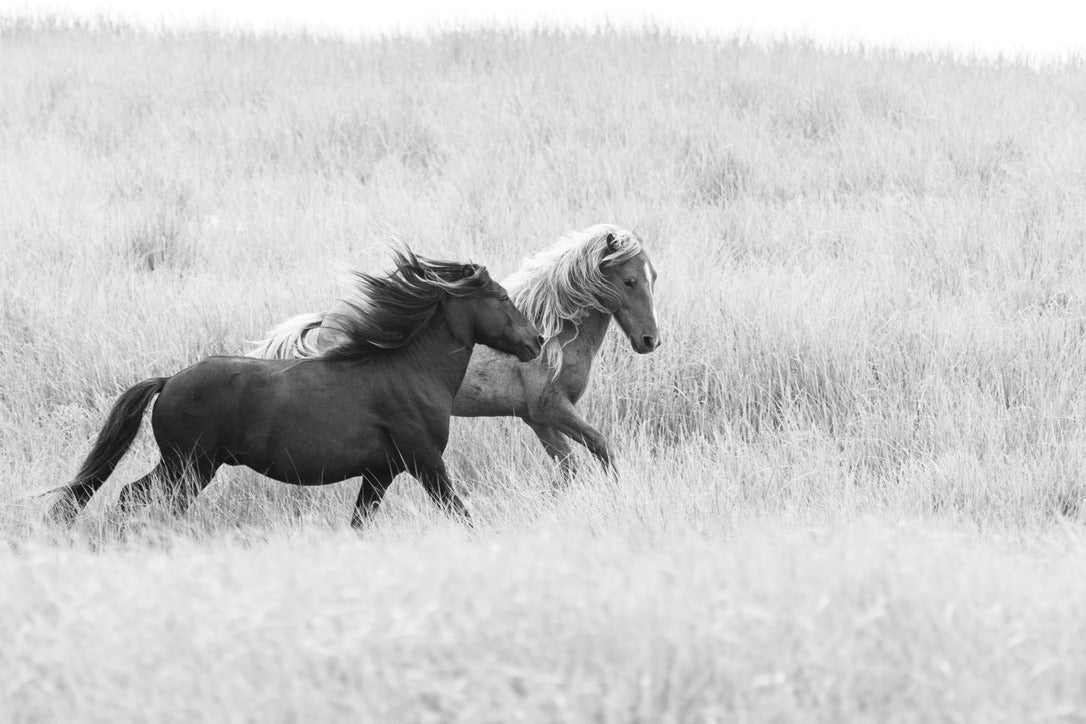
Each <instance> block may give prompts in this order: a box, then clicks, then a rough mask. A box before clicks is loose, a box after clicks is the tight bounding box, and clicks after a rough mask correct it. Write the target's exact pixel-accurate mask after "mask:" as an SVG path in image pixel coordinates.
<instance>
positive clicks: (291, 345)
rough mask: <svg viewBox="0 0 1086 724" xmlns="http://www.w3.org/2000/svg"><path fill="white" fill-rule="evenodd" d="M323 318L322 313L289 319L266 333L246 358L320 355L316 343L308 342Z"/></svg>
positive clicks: (300, 315) (285, 357) (287, 357)
mask: <svg viewBox="0 0 1086 724" xmlns="http://www.w3.org/2000/svg"><path fill="white" fill-rule="evenodd" d="M324 317H325V314H324V313H323V312H312V313H310V314H299V315H298V316H297V317H291V318H290V319H288V320H287V321H285V322H283V323H282V324H280V325H279V326H278V327H276V328H275V329H273V330H272V331H270V332H268V336H267V337H266V338H264V339H262V340H261V341H259V342H257V343H256V345H257V346H256V349H254V350H252V351H251V352H248V353H247V354H246V357H261V358H264V359H295V358H303V359H304V358H306V357H316V356H317V355H319V354H320V350H319V349H318V348H317V345H316V341H313V342H310V341H309V338H310V337H312V336H313V335H314V333H315V332H316V330H317V329H319V328H320V326H321V324H322V323H323V322H324Z"/></svg>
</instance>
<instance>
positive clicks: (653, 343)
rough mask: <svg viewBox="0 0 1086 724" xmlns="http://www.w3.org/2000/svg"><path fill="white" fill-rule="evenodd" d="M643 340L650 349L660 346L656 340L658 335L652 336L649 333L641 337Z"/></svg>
mask: <svg viewBox="0 0 1086 724" xmlns="http://www.w3.org/2000/svg"><path fill="white" fill-rule="evenodd" d="M641 341H642V342H644V343H645V346H646V347H648V348H649V349H656V348H657V347H659V346H660V343H659V342H657V341H656V337H652V336H650V335H647V334H646V335H645V336H644V337H642V338H641Z"/></svg>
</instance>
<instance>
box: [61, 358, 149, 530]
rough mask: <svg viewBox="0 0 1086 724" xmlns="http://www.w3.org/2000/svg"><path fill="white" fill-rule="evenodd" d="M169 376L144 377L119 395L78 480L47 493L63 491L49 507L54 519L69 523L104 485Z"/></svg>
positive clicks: (77, 477) (76, 478) (80, 469)
mask: <svg viewBox="0 0 1086 724" xmlns="http://www.w3.org/2000/svg"><path fill="white" fill-rule="evenodd" d="M168 379H170V378H169V377H153V378H151V379H149V380H144V381H143V382H139V383H137V384H135V385H133V386H132V387H129V388H128V389H127V390H125V392H124V394H122V395H121V396H120V397H119V398H118V399H117V402H115V403H114V404H113V409H112V410H110V411H109V418H107V419H106V424H105V426H103V427H102V430H101V432H99V433H98V439H97V440H95V442H94V447H93V448H91V451H90V454H89V455H87V459H86V460H84V461H83V466H82V467H80V468H79V474H78V475H76V476H75V480H73V481H72V482H70V483H68V484H66V485H62V486H60V487H59V488H54V489H53V490H50V491H49V492H48V493H45V495H48V494H49V493H60V499H59V500H58V501H57V502H55V503H53V506H52V507H51V508H50V509H49V517H50V518H51V519H53V520H55V521H57V522H61V523H65V524H69V525H70V524H71V522H72V521H73V520H75V516H76V515H78V514H79V511H80V510H82V509H83V507H84V506H85V505H86V504H87V502H88V501H89V500H90V499H91V496H92V495H94V492H95V491H96V490H98V488H100V487H102V484H103V483H104V482H106V479H107V478H108V477H109V476H110V474H111V473H113V470H114V468H116V467H117V463H119V462H120V461H121V458H122V457H124V454H125V453H126V452H128V448H129V447H131V446H132V441H133V440H135V439H136V433H138V432H139V429H140V422H142V421H143V412H144V410H146V409H147V406H148V405H150V404H151V400H152V399H153V398H154V396H155V395H157V394H158V393H159V392H161V391H162V388H163V386H165V384H166V380H168Z"/></svg>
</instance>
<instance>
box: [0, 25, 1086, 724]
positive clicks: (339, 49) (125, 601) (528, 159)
mask: <svg viewBox="0 0 1086 724" xmlns="http://www.w3.org/2000/svg"><path fill="white" fill-rule="evenodd" d="M1083 99H1086V65H1083V64H1081V63H1077V64H1070V65H1065V66H1060V67H1050V68H1045V69H1040V70H1038V69H1031V68H1029V67H1027V66H1025V65H1023V64H1016V63H1014V62H1005V63H1000V64H990V63H989V64H969V63H964V62H960V61H957V60H955V59H953V58H950V57H937V56H918V55H904V54H896V53H893V52H890V51H871V50H868V51H864V52H861V51H852V52H848V53H840V52H832V51H829V50H824V49H819V48H816V47H813V46H811V45H809V44H804V43H802V42H789V43H778V44H773V43H751V42H745V41H742V40H734V41H723V40H722V41H709V40H702V41H693V40H688V39H682V38H678V37H674V36H672V35H669V34H668V33H666V32H661V31H654V30H651V29H649V30H645V31H644V32H641V33H619V32H613V31H609V32H602V33H599V34H584V33H573V34H563V33H557V32H543V31H540V32H514V31H504V30H476V31H472V32H464V33H447V34H443V35H440V36H436V37H432V38H430V39H428V40H409V39H397V38H389V39H385V40H379V41H378V40H374V41H368V42H361V43H343V42H333V41H320V40H315V39H312V38H306V37H301V36H293V37H275V38H269V37H253V36H243V35H229V36H227V35H217V34H214V33H196V32H192V33H183V34H175V35H165V36H154V35H147V34H140V33H137V32H133V31H129V30H124V29H117V28H76V29H72V28H63V27H59V26H57V25H50V24H48V23H46V24H32V23H27V22H20V21H17V20H12V19H8V20H5V21H0V540H2V541H3V542H4V544H5V545H3V546H0V719H2V720H5V721H43V720H44V721H49V720H64V721H68V720H76V719H78V720H85V721H109V722H116V721H135V720H160V721H185V722H191V721H223V720H230V721H239V720H246V721H257V720H259V721H297V720H344V721H435V722H436V721H441V722H444V721H463V722H481V721H494V722H510V721H527V722H536V721H605V722H632V721H641V722H669V721H670V722H703V721H704V722H711V721H767V720H769V721H826V722H839V721H872V722H885V721H933V720H938V721H942V720H946V721H986V722H991V721H1012V722H1022V721H1053V720H1056V721H1081V720H1084V719H1086V688H1084V686H1083V682H1084V681H1086V648H1084V647H1083V645H1082V644H1083V642H1084V641H1086V608H1084V607H1083V605H1082V603H1081V602H1082V601H1083V600H1084V595H1086V577H1084V576H1083V574H1082V572H1083V570H1086V568H1084V566H1086V528H1084V527H1083V520H1084V516H1086V511H1083V510H1082V509H1081V505H1082V501H1083V495H1084V492H1086V481H1084V480H1083V477H1082V470H1083V468H1084V464H1086V446H1084V442H1086V440H1084V437H1086V426H1084V423H1086V396H1084V395H1083V393H1082V392H1081V387H1082V384H1081V383H1082V380H1083V379H1084V378H1086V376H1084V373H1086V294H1084V292H1083V290H1084V289H1086V135H1084V134H1083V132H1082V129H1083V128H1084V127H1086V101H1084V100H1083ZM603 221H608V222H614V223H618V224H621V225H624V226H628V227H636V228H637V229H638V231H639V232H640V234H641V235H642V236H643V237H644V239H645V241H646V244H647V245H648V249H649V250H650V253H651V254H652V255H653V259H654V262H655V264H656V266H657V268H658V270H659V273H660V280H659V284H658V287H657V299H658V305H659V316H660V321H661V326H662V331H663V335H664V346H663V347H662V348H661V349H660V350H659V351H658V352H657V353H655V354H653V355H651V356H644V357H638V356H635V355H633V353H632V352H631V351H630V350H629V349H628V346H627V344H626V342H625V341H624V340H623V339H621V335H619V334H617V333H612V334H611V336H610V338H609V340H608V343H607V344H605V346H604V350H603V352H602V355H601V358H600V360H599V362H598V366H597V368H596V377H595V381H594V385H593V387H592V388H591V390H590V391H589V394H588V396H587V398H586V399H585V400H584V402H583V403H582V405H581V406H582V408H583V409H584V410H585V412H586V416H587V417H588V419H589V420H591V421H593V422H594V423H596V424H597V425H598V426H599V427H600V428H601V429H602V430H604V431H605V432H606V433H607V434H608V435H609V436H610V438H611V440H612V441H613V445H614V448H615V449H616V451H617V452H618V455H619V462H618V467H619V470H620V473H621V474H620V479H619V480H618V481H611V480H608V479H607V478H605V477H603V476H601V475H600V474H598V473H597V472H595V469H594V468H593V466H592V464H591V463H589V461H588V460H587V457H586V459H585V463H586V464H585V465H584V468H585V470H586V473H585V474H584V475H583V476H582V477H581V478H580V479H579V480H577V481H576V482H575V483H574V484H573V485H572V486H571V487H570V488H569V489H568V490H564V491H560V492H558V493H553V492H552V486H553V484H554V483H555V482H556V475H555V470H554V469H553V467H552V466H551V464H550V462H549V461H548V460H547V459H546V458H545V455H544V454H543V451H542V449H539V448H538V446H537V444H536V442H535V440H534V439H533V438H532V436H531V435H530V432H529V431H528V429H527V428H526V427H524V426H523V425H522V424H521V423H519V422H516V421H507V420H506V421H503V420H456V421H454V430H453V439H452V441H451V443H450V448H449V452H448V454H447V459H448V461H449V463H450V466H451V468H452V470H453V471H454V473H455V474H456V477H457V480H458V482H459V485H460V487H461V489H462V490H464V491H465V492H466V494H467V496H468V497H469V499H470V504H471V505H472V507H473V510H474V511H475V515H476V518H477V520H478V525H477V527H476V528H475V529H474V530H470V531H469V530H466V529H464V528H462V527H461V526H460V525H458V524H457V523H456V522H455V521H452V520H449V519H446V518H445V517H444V516H443V515H442V514H441V513H440V512H438V511H437V510H436V509H435V508H434V507H433V506H432V505H431V504H430V502H429V501H428V500H427V499H426V498H425V496H424V494H423V493H422V492H421V491H420V489H419V488H418V485H417V484H416V483H415V482H414V481H412V480H410V479H401V480H400V481H398V482H397V484H396V485H395V486H394V487H393V490H392V493H391V494H390V495H389V496H388V497H387V498H386V502H385V505H384V507H383V508H382V511H381V513H380V514H379V515H378V516H377V518H376V520H375V521H374V523H373V525H372V526H371V527H370V528H369V529H368V530H366V531H365V533H364V534H363V535H361V536H357V535H355V534H353V533H352V532H351V531H350V529H349V528H348V526H347V522H348V519H349V515H350V505H351V503H352V501H353V499H354V493H355V488H354V486H352V485H351V484H349V483H345V484H340V485H336V486H330V487H328V488H324V489H320V490H315V491H304V490H293V489H288V488H287V487H285V486H280V485H279V484H274V483H271V482H269V481H265V480H262V479H261V478H259V477H258V476H256V475H253V474H251V473H247V472H244V471H229V472H227V471H224V472H221V473H220V474H219V477H218V478H217V479H216V482H215V483H214V484H213V485H212V486H211V488H210V489H209V490H208V491H207V493H206V494H205V495H204V496H202V498H201V499H200V500H199V501H198V504H197V505H196V506H195V508H194V509H193V510H192V511H191V513H190V514H189V515H187V516H186V517H185V518H184V519H182V520H180V521H170V520H167V519H165V518H160V517H155V516H152V517H150V518H148V519H146V520H144V521H142V522H141V523H140V525H139V526H137V527H136V528H135V529H134V530H132V531H130V532H129V533H128V535H126V536H121V535H120V534H118V532H117V525H116V521H115V520H114V519H113V518H112V517H111V500H112V497H113V496H115V495H116V492H117V490H118V486H119V484H120V483H121V482H126V481H128V480H131V479H133V478H134V477H136V476H137V475H140V474H142V473H143V472H145V471H146V470H147V469H148V468H149V467H150V465H151V464H152V463H153V461H154V451H153V444H152V443H151V442H150V440H149V435H147V434H146V433H144V434H143V435H141V437H140V439H139V441H138V443H137V445H136V446H135V447H134V448H133V451H132V452H131V453H130V454H129V456H128V457H127V458H126V460H125V462H124V463H123V464H122V466H121V468H120V469H119V470H118V472H117V473H116V475H115V481H111V483H110V484H109V485H107V486H106V488H104V489H103V493H102V496H101V497H102V498H103V499H104V502H99V501H95V502H94V503H92V505H91V507H90V509H89V511H88V515H87V516H85V518H84V519H83V520H82V521H81V522H80V524H79V525H78V526H77V529H76V530H75V532H74V533H73V534H72V535H71V536H68V535H65V534H59V533H57V532H56V531H53V530H51V529H49V528H48V527H46V526H44V525H42V524H41V523H40V522H39V521H40V516H41V512H42V509H43V505H44V502H43V501H42V500H41V499H39V498H36V497H34V496H33V494H34V493H36V492H38V491H41V490H45V489H47V488H49V487H52V486H54V485H58V484H60V483H62V482H65V481H66V480H67V479H69V478H70V477H71V475H72V474H73V473H74V472H75V470H76V468H77V466H78V464H79V462H80V461H81V460H82V457H83V456H84V455H85V454H86V452H87V451H88V449H89V446H90V444H91V442H92V441H93V438H94V436H95V435H96V434H97V431H98V429H99V427H100V425H101V424H102V422H103V420H104V416H105V413H106V412H107V410H108V408H109V406H110V405H111V404H112V402H113V400H114V399H115V398H116V396H117V395H118V394H119V393H120V392H121V391H122V390H123V389H125V388H127V387H128V386H129V385H131V384H132V383H134V382H136V381H138V380H140V379H143V378H145V377H149V376H153V375H160V374H170V373H172V372H175V371H177V370H179V369H181V368H182V367H184V366H187V365H188V364H190V363H191V362H193V361H195V360H197V359H200V358H201V357H203V356H206V355H209V354H221V353H235V352H239V351H242V350H245V349H247V347H248V344H247V340H254V339H257V338H259V337H260V336H262V334H263V333H264V331H265V330H266V329H267V328H268V327H270V326H271V325H273V324H275V323H277V322H279V321H281V320H282V319H285V318H286V317H288V316H291V315H293V314H296V313H299V312H303V311H313V310H317V309H321V308H324V307H325V306H327V304H328V303H329V302H330V301H331V300H332V299H333V298H334V296H335V295H336V293H337V286H336V280H335V277H334V270H335V268H336V264H337V263H340V262H346V263H349V264H354V265H359V266H364V267H367V268H372V267H374V266H376V265H379V264H382V263H384V259H385V253H384V251H383V246H382V240H383V239H385V238H386V237H387V234H388V232H389V231H390V230H392V231H395V232H396V233H398V234H400V235H401V236H403V237H404V238H405V239H407V240H408V241H410V242H411V243H412V244H413V245H414V246H415V247H416V248H417V249H418V250H420V251H423V252H425V253H428V254H431V255H436V256H446V257H453V258H457V257H460V258H470V259H473V260H476V261H480V262H483V263H486V264H487V265H488V266H490V267H491V269H492V270H493V271H494V272H495V273H496V274H497V275H498V276H504V275H505V274H507V273H509V272H511V271H512V270H514V269H515V268H516V267H517V266H518V265H519V263H520V259H521V258H522V257H524V256H526V255H529V254H531V253H533V252H535V251H536V250H538V249H540V248H542V247H543V246H545V245H547V244H549V243H550V242H551V241H552V240H553V239H554V238H555V237H557V236H558V235H560V234H561V233H563V232H565V231H567V230H569V229H572V228H577V227H581V226H586V225H588V224H592V223H597V222H603Z"/></svg>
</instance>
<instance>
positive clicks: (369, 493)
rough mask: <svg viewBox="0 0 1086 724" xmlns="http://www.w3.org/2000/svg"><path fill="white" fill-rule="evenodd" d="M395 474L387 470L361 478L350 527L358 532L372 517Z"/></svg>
mask: <svg viewBox="0 0 1086 724" xmlns="http://www.w3.org/2000/svg"><path fill="white" fill-rule="evenodd" d="M395 477H396V474H395V473H394V472H392V471H391V470H387V471H384V472H381V473H378V474H371V473H367V474H366V475H365V476H364V477H363V478H362V488H361V489H360V490H359V491H358V499H357V500H356V501H355V504H354V514H352V515H351V527H352V528H354V529H355V530H358V529H359V528H361V527H362V526H364V525H365V524H366V520H367V519H368V518H369V517H370V516H371V515H373V514H374V513H375V512H376V511H377V508H378V506H380V505H381V498H383V497H384V495H385V491H386V490H388V486H390V485H392V479H393V478H395Z"/></svg>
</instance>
